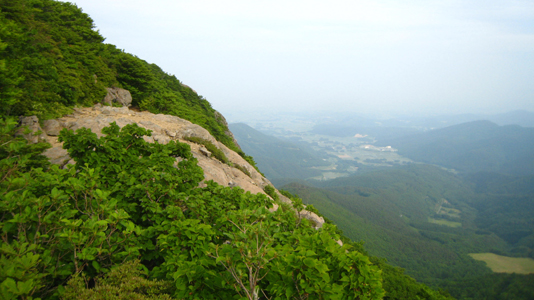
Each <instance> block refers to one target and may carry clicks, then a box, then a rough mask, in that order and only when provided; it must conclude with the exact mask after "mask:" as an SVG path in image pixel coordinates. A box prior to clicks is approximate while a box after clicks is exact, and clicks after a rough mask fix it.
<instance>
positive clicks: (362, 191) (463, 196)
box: [282, 164, 534, 299]
mask: <svg viewBox="0 0 534 300" xmlns="http://www.w3.org/2000/svg"><path fill="white" fill-rule="evenodd" d="M531 181H532V178H531V176H523V177H521V176H510V175H499V174H494V173H477V174H471V175H469V176H466V177H460V176H457V175H454V174H453V173H451V172H448V171H445V170H442V169H440V168H438V167H435V166H430V165H423V164H412V165H408V166H403V167H396V168H393V169H390V170H377V171H369V172H367V173H363V174H358V175H354V176H350V177H344V178H338V179H334V180H331V181H325V182H322V181H308V182H307V183H305V184H303V183H302V182H301V183H293V184H288V185H285V186H282V188H283V189H286V190H288V191H290V192H294V193H297V194H299V195H300V196H301V197H302V199H303V201H304V203H309V204H313V205H314V207H316V208H317V209H319V210H320V211H321V212H322V213H323V214H324V216H325V217H326V218H328V219H330V220H332V221H333V222H335V223H336V224H338V226H339V228H340V229H341V230H343V232H344V234H345V235H347V236H348V237H349V238H351V239H352V240H354V241H359V240H362V241H364V243H365V247H366V249H368V251H369V252H370V254H372V255H377V256H380V257H385V258H387V259H388V261H389V262H391V263H392V264H393V265H397V266H401V267H403V268H405V269H406V271H407V273H408V274H410V275H411V276H414V277H415V278H417V279H418V280H421V281H423V282H426V283H428V284H430V285H434V286H439V287H441V288H446V289H448V290H449V291H450V292H451V293H452V294H453V296H456V297H459V298H460V299H502V298H503V297H509V298H510V299H530V298H529V296H526V295H532V293H534V290H533V289H532V288H531V285H530V284H528V282H532V280H534V274H530V275H517V276H511V275H505V274H492V273H491V272H490V269H489V268H487V267H486V266H485V265H484V263H482V262H480V261H475V260H473V259H472V258H471V257H470V256H469V255H468V254H469V253H487V252H491V253H497V254H501V255H505V256H514V257H527V258H528V257H531V258H532V257H533V255H534V251H533V250H534V244H532V241H534V230H533V229H534V218H533V214H532V211H534V206H533V205H534V194H532V193H531V189H532V187H531V185H530V183H531ZM312 185H313V186H312ZM393 249H395V250H394V251H392V250H393ZM497 286H499V288H498V289H497V288H494V287H497ZM505 295H507V296H505Z"/></svg>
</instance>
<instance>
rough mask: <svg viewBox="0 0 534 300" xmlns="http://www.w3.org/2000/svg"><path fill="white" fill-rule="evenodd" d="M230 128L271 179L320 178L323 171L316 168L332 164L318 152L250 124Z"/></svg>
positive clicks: (233, 125)
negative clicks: (268, 133) (269, 133)
mask: <svg viewBox="0 0 534 300" xmlns="http://www.w3.org/2000/svg"><path fill="white" fill-rule="evenodd" d="M229 127H230V129H231V131H232V133H233V134H234V135H235V137H236V139H237V140H239V141H240V146H241V147H242V149H243V151H245V152H246V153H249V154H251V155H252V156H254V157H255V160H256V162H257V164H258V167H259V168H260V169H261V170H262V172H263V173H264V174H265V176H266V177H268V178H270V179H271V180H274V179H279V178H299V179H306V178H309V177H313V176H318V175H321V171H319V170H317V169H313V167H317V166H324V165H328V163H327V162H325V161H324V160H323V159H322V158H321V157H319V156H318V155H317V154H316V153H314V152H315V151H313V150H311V149H310V150H308V149H304V148H303V147H302V146H299V145H296V144H294V143H290V142H286V141H283V140H281V139H279V138H276V137H273V136H269V135H266V134H263V133H261V132H259V131H258V130H255V129H254V128H252V127H250V126H248V125H246V124H243V123H237V124H230V125H229Z"/></svg>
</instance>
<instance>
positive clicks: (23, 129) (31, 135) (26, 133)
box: [15, 116, 46, 144]
mask: <svg viewBox="0 0 534 300" xmlns="http://www.w3.org/2000/svg"><path fill="white" fill-rule="evenodd" d="M19 125H20V128H19V129H18V130H17V132H16V133H15V135H17V136H23V137H24V138H25V139H26V140H28V142H30V143H32V144H35V143H38V142H40V141H46V134H44V133H43V129H42V128H41V125H39V119H38V118H37V117H36V116H30V117H21V118H19Z"/></svg>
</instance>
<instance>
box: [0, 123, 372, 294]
mask: <svg viewBox="0 0 534 300" xmlns="http://www.w3.org/2000/svg"><path fill="white" fill-rule="evenodd" d="M6 124H10V125H9V126H7V125H6ZM2 125H3V126H4V127H6V128H9V129H11V130H12V129H13V128H14V122H13V121H8V122H4V124H2ZM6 130H7V129H6ZM102 132H103V133H104V134H105V136H103V137H101V138H98V137H97V136H96V134H94V133H92V132H91V131H90V130H88V129H85V128H82V129H79V130H77V131H76V133H74V132H72V131H67V130H63V131H62V132H61V135H60V140H61V141H63V142H64V147H65V148H66V149H67V150H68V152H69V155H70V156H71V157H72V158H73V159H74V160H75V161H76V163H75V164H74V165H68V166H67V167H66V168H65V169H60V168H59V167H58V166H55V165H54V166H51V167H49V168H48V169H46V165H45V164H42V163H41V162H42V161H41V160H40V157H39V154H38V153H36V152H35V151H28V150H27V145H26V143H25V142H24V141H21V140H14V139H12V138H11V134H12V132H11V133H10V132H8V133H6V134H4V135H3V140H2V144H1V149H2V152H0V153H3V154H2V155H3V156H2V157H3V159H2V160H1V164H0V166H1V168H2V174H5V175H3V177H2V179H1V181H0V227H1V228H2V231H1V239H0V255H1V256H0V270H1V272H0V295H2V299H38V298H40V299H57V298H63V299H68V298H69V297H70V296H67V295H72V290H69V289H72V287H73V286H80V285H81V284H82V283H83V282H81V281H80V280H81V279H80V278H82V279H83V278H85V281H87V280H96V282H97V283H98V284H97V285H96V287H95V288H94V289H93V291H92V292H91V293H99V291H101V290H102V286H106V285H110V284H111V285H112V286H114V288H116V287H117V286H119V288H120V289H119V291H118V293H125V294H126V293H129V292H131V291H130V290H128V289H129V288H130V284H134V283H132V281H131V280H130V279H124V280H127V281H128V282H130V283H128V284H121V283H120V282H119V281H117V280H115V279H112V278H115V277H114V276H115V275H113V274H115V273H113V272H124V271H120V270H119V271H117V269H116V268H117V267H120V266H124V264H123V263H124V262H128V261H133V260H137V259H138V260H139V261H140V263H141V264H142V266H144V267H143V268H145V269H146V270H149V272H148V273H147V277H148V279H149V280H159V281H163V282H164V283H165V282H167V283H170V289H165V290H163V289H159V290H158V289H156V290H153V289H152V288H151V286H152V285H151V284H149V283H147V282H145V281H136V283H135V284H139V285H140V286H142V287H143V288H142V289H141V291H148V290H151V291H156V292H157V293H156V292H154V293H155V294H157V295H159V296H161V297H164V294H168V295H170V296H171V297H172V298H178V299H234V298H240V299H258V298H271V299H278V298H293V297H296V298H302V297H309V298H320V299H340V298H341V299H345V298H358V297H360V298H361V299H380V298H381V297H382V296H383V289H382V287H381V276H380V272H379V270H378V269H377V268H376V267H374V266H373V265H372V264H371V263H370V261H369V258H368V257H367V256H365V255H363V254H362V253H360V252H359V251H355V249H353V248H351V246H350V245H345V246H343V247H341V246H339V245H338V244H337V243H336V242H335V241H336V240H337V239H339V237H338V236H337V234H336V233H335V227H334V226H324V227H323V228H322V229H320V230H315V229H313V228H312V226H311V224H309V223H308V222H307V221H306V220H302V221H301V222H297V219H296V218H297V216H296V215H295V213H294V212H292V211H286V212H283V211H282V210H279V211H276V212H273V213H271V212H269V210H268V208H269V207H271V206H272V202H271V200H270V199H268V198H267V197H266V196H265V195H263V194H257V195H253V194H250V193H248V192H247V193H245V192H244V191H243V190H242V189H239V188H229V187H223V186H220V185H218V184H216V183H214V182H212V181H210V182H208V184H207V186H206V187H204V188H198V183H199V182H200V181H201V180H202V179H203V172H202V169H201V168H200V167H198V165H197V163H196V159H195V158H193V156H192V155H191V152H190V148H189V146H188V145H187V144H181V143H176V142H170V143H168V144H166V145H162V144H157V143H156V144H151V143H147V142H145V141H144V140H143V136H144V135H150V132H148V131H146V130H145V129H143V128H140V127H138V126H137V125H128V126H125V127H124V128H122V129H119V127H118V126H117V125H116V124H114V123H112V124H111V126H110V127H106V128H104V129H103V131H102ZM177 158H180V159H179V163H178V165H177V166H175V162H176V159H177ZM29 164H33V167H32V168H28V165H29ZM134 269H135V268H134ZM134 269H132V268H131V267H130V271H127V272H126V273H128V274H130V275H131V276H134V277H135V276H137V275H136V273H135V272H134V271H135V270H134ZM110 272H111V273H110ZM132 272H133V273H132ZM106 274H109V275H106ZM128 274H127V275H128ZM130 275H128V276H130ZM79 276H81V277H79ZM106 276H107V277H106ZM137 277H139V276H137ZM72 278H74V279H73V280H74V281H72V282H71V283H70V284H69V285H67V286H66V287H65V283H66V282H67V281H68V280H69V279H72ZM76 278H78V279H76ZM103 278H107V279H103ZM110 278H111V279H110ZM139 280H140V279H139ZM100 283H101V284H100ZM164 285H165V286H167V285H166V284H164ZM157 286H159V285H157ZM69 291H70V292H69ZM136 291H137V290H136ZM158 291H159V292H158ZM85 292H87V291H83V293H85ZM138 292H139V291H138ZM69 293H71V294H69ZM143 293H145V292H143ZM143 293H141V294H143ZM155 294H154V295H155ZM84 295H85V294H84ZM143 295H148V294H146V293H145V294H143ZM95 297H96V296H95Z"/></svg>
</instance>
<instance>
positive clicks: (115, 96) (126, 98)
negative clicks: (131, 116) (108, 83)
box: [103, 87, 132, 107]
mask: <svg viewBox="0 0 534 300" xmlns="http://www.w3.org/2000/svg"><path fill="white" fill-rule="evenodd" d="M107 90H108V94H107V95H106V97H104V100H103V102H104V103H106V104H108V105H113V103H118V104H120V105H122V106H126V107H128V106H130V105H131V104H132V94H130V91H128V90H125V89H121V88H117V87H111V88H107Z"/></svg>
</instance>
